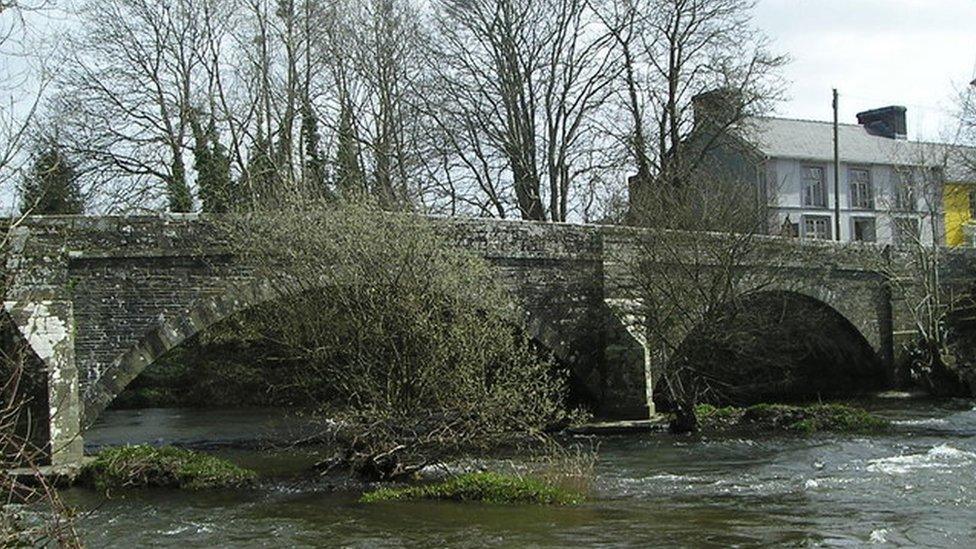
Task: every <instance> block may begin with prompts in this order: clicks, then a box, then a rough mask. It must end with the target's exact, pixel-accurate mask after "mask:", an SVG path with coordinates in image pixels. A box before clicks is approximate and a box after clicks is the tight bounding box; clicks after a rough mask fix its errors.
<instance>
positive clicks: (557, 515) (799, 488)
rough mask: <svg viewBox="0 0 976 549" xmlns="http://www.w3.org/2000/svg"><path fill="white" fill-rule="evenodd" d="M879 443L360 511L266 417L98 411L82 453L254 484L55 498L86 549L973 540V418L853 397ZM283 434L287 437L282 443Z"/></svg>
mask: <svg viewBox="0 0 976 549" xmlns="http://www.w3.org/2000/svg"><path fill="white" fill-rule="evenodd" d="M867 405H868V406H869V407H870V408H872V409H874V410H875V411H876V412H877V413H879V414H880V415H883V416H884V417H887V418H889V419H892V420H893V421H895V423H896V426H897V429H896V430H895V432H893V433H890V434H885V435H880V436H837V435H818V436H813V437H792V436H777V437H767V438H761V439H741V438H735V437H708V438H701V437H672V436H670V435H667V434H661V433H645V434H635V435H628V436H622V435H621V436H612V437H603V438H601V439H600V461H599V463H598V466H597V480H596V492H597V493H596V495H595V497H594V498H593V499H592V501H591V502H590V503H587V504H585V505H582V506H580V507H576V508H549V507H536V506H518V507H505V506H488V505H480V504H451V503H416V502H413V503H388V504H378V505H377V504H374V505H363V504H359V503H357V502H356V496H357V495H356V494H355V493H351V492H348V491H346V492H343V491H341V490H340V491H336V490H335V489H334V487H331V486H325V485H320V484H316V483H309V482H296V481H294V480H293V478H292V476H293V473H295V472H297V471H299V470H301V468H303V467H305V466H306V465H307V464H308V463H309V461H310V460H311V459H312V456H311V455H310V452H311V450H294V449H292V450H267V449H264V450H262V449H258V448H255V447H253V445H250V446H251V447H250V448H248V446H249V444H248V443H249V442H253V441H254V440H257V439H267V438H269V437H272V438H273V437H274V436H276V435H280V434H281V433H282V432H283V430H286V431H287V429H285V428H284V426H286V425H293V424H294V422H292V421H289V419H288V418H286V417H285V416H284V415H283V414H282V413H281V412H275V411H269V410H181V409H177V410H125V411H108V412H106V413H105V414H104V415H103V416H102V417H101V419H100V420H99V423H98V425H96V426H95V427H94V428H93V430H92V431H90V432H89V434H88V437H87V443H88V445H89V447H90V449H96V448H97V447H99V446H102V445H111V444H121V443H141V442H148V443H177V444H183V445H188V446H191V447H192V446H198V445H201V444H206V445H210V446H212V447H213V445H216V447H215V448H213V451H214V452H215V453H217V454H218V455H221V456H223V457H226V458H229V459H231V460H232V461H234V462H236V463H239V464H242V465H246V466H249V467H252V468H255V469H257V470H258V471H259V472H261V473H262V474H263V475H264V476H265V477H266V478H267V480H265V481H263V482H262V483H261V484H260V485H259V486H258V487H257V488H255V489H249V490H240V491H213V492H203V493H196V492H181V491H169V490H147V491H135V492H128V493H124V494H115V495H113V497H112V498H110V499H106V498H105V497H104V496H102V495H101V494H97V493H95V492H92V491H88V490H84V489H78V488H75V489H71V490H68V491H66V499H67V500H68V501H69V502H70V503H71V504H73V505H76V506H77V507H78V508H79V509H80V510H81V511H82V512H83V514H82V516H81V517H80V518H79V519H78V520H79V522H78V524H79V528H80V530H81V531H82V532H83V535H84V537H85V539H86V541H87V542H88V543H89V544H90V546H92V547H125V548H131V547H145V546H180V547H225V546H235V547H295V546H308V547H313V546H353V547H400V546H421V547H428V546H456V547H485V546H492V547H509V546H546V547H549V546H554V547H555V546H560V547H568V546H580V545H600V546H608V547H628V546H649V545H653V546H662V545H665V546H667V545H671V546H729V545H738V546H751V545H793V546H795V545H802V546H808V545H815V546H820V545H826V546H858V545H864V544H871V543H877V544H884V543H887V544H891V545H909V546H940V547H945V546H958V547H973V546H976V409H974V407H973V404H972V403H971V402H963V401H929V400H915V399H904V398H894V399H892V398H888V399H874V400H872V401H870V402H868V403H867ZM290 434H294V433H290Z"/></svg>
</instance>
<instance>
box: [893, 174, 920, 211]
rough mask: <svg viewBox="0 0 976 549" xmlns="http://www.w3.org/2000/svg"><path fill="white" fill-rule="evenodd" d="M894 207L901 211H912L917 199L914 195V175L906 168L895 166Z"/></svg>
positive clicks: (915, 206)
mask: <svg viewBox="0 0 976 549" xmlns="http://www.w3.org/2000/svg"><path fill="white" fill-rule="evenodd" d="M894 180H895V209H896V210H899V211H903V212H914V211H915V208H917V207H918V206H917V204H918V200H917V198H916V195H915V175H914V172H913V170H911V169H908V168H895V169H894Z"/></svg>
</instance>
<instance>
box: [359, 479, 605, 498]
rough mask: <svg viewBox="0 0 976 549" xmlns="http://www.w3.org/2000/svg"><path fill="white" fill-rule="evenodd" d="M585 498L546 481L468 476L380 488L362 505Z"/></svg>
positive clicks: (365, 495) (370, 493)
mask: <svg viewBox="0 0 976 549" xmlns="http://www.w3.org/2000/svg"><path fill="white" fill-rule="evenodd" d="M585 499H586V498H585V497H584V496H583V494H580V493H576V492H573V491H570V490H566V489H563V488H559V487H556V486H553V485H551V484H548V483H546V482H544V481H541V480H538V479H532V478H522V477H516V476H512V475H502V474H498V473H468V474H464V475H460V476H457V477H454V478H452V479H449V480H446V481H444V482H438V483H435V484H425V485H422V486H408V487H406V488H380V489H379V490H375V491H373V492H369V493H367V494H363V497H362V498H361V499H360V501H361V502H363V503H376V502H380V501H411V500H446V501H476V502H482V503H495V504H515V503H533V504H537V505H578V504H580V503H582V502H583V501H584V500H585Z"/></svg>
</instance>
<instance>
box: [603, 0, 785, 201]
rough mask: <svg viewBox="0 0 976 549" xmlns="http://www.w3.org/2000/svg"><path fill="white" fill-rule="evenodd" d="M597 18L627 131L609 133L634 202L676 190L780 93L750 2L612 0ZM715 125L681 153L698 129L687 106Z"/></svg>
mask: <svg viewBox="0 0 976 549" xmlns="http://www.w3.org/2000/svg"><path fill="white" fill-rule="evenodd" d="M599 5H600V8H599V9H598V12H599V13H600V14H601V18H602V20H603V21H604V24H605V25H606V27H607V28H608V29H609V32H610V34H611V35H612V36H613V37H614V40H615V42H616V45H617V47H618V48H619V49H620V52H621V56H622V62H623V65H624V67H623V70H622V71H621V72H620V78H621V83H620V85H619V86H618V87H617V92H618V94H619V104H620V105H621V108H622V110H623V112H624V113H625V114H624V116H623V118H624V119H625V120H626V123H625V124H623V125H622V126H623V127H624V128H625V129H626V131H625V132H623V133H621V132H616V133H617V137H618V139H619V142H620V143H621V144H622V145H623V147H624V149H625V150H626V151H627V154H626V156H627V157H628V158H629V161H630V162H629V163H630V164H631V166H633V167H635V168H636V172H637V173H636V176H635V177H634V178H632V180H631V185H632V189H631V195H632V196H637V195H639V194H640V193H641V192H650V193H653V192H656V190H657V187H658V186H659V185H655V183H654V182H663V183H667V184H669V185H680V184H681V183H682V180H681V178H682V177H686V176H688V175H689V174H692V173H694V172H695V171H696V169H697V165H698V164H700V163H701V162H702V161H703V159H704V156H705V155H706V154H707V152H708V151H709V150H710V149H712V148H713V147H714V146H717V145H718V144H719V143H720V142H721V140H722V139H724V136H725V135H727V134H729V133H732V132H733V131H734V130H742V129H743V128H742V126H744V125H745V123H746V122H747V120H748V118H749V117H750V116H753V115H756V114H759V113H762V112H764V111H766V110H768V109H769V108H770V106H771V105H772V103H773V102H775V101H776V100H777V99H779V97H780V96H781V93H782V83H781V81H780V79H779V75H778V69H779V68H780V67H781V66H782V65H783V64H784V63H785V62H786V61H787V59H786V58H785V57H784V56H780V55H775V54H772V53H770V51H769V45H768V39H767V38H766V37H765V35H763V34H762V32H761V31H759V30H758V29H757V28H755V26H754V25H753V24H752V9H753V7H754V5H755V1H754V0H613V1H610V2H602V3H599ZM708 92H713V95H712V98H711V99H712V100H710V101H706V102H700V103H699V107H704V108H706V110H708V111H709V112H708V115H709V116H710V118H711V119H712V123H713V124H714V125H715V126H716V127H715V128H713V129H712V131H711V132H710V137H709V139H708V140H702V139H701V138H700V136H699V145H700V146H699V147H697V148H696V149H695V150H691V149H689V148H687V147H682V146H681V145H682V143H683V142H685V141H686V140H687V139H688V138H689V137H690V136H691V134H692V132H694V131H696V128H697V126H696V123H695V118H696V115H697V116H701V115H702V114H704V113H702V112H699V113H696V112H695V105H694V104H693V101H692V99H693V98H695V97H700V96H702V94H706V93H708Z"/></svg>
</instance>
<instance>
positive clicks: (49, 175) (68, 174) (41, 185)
mask: <svg viewBox="0 0 976 549" xmlns="http://www.w3.org/2000/svg"><path fill="white" fill-rule="evenodd" d="M21 196H22V203H21V211H22V212H23V213H25V214H26V213H31V214H35V215H54V214H80V213H83V212H84V210H85V201H84V198H83V197H82V194H81V187H80V186H79V184H78V170H77V168H76V166H75V164H74V163H73V162H71V160H70V159H68V158H67V157H66V156H65V154H64V151H62V150H61V147H60V146H59V145H58V143H57V141H56V140H55V139H45V140H44V141H42V142H41V143H40V144H39V145H38V148H37V150H36V151H35V152H34V158H33V162H32V164H31V169H30V172H29V173H28V174H27V177H26V178H25V179H24V182H23V183H22V184H21Z"/></svg>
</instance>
